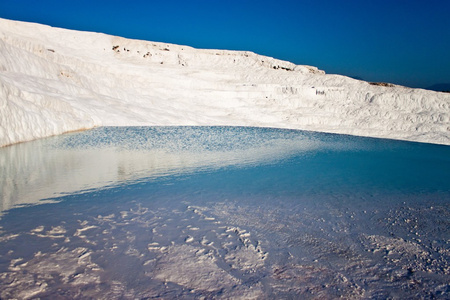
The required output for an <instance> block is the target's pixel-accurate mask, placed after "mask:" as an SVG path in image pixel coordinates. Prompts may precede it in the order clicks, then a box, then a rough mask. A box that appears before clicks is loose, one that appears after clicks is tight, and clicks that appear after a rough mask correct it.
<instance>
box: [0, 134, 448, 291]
mask: <svg viewBox="0 0 450 300" xmlns="http://www.w3.org/2000/svg"><path fill="white" fill-rule="evenodd" d="M449 151H450V149H449V147H448V146H443V145H434V144H425V143H413V142H405V141H395V140H384V139H372V138H362V137H354V136H347V135H335V134H326V133H314V132H307V131H298V130H287V129H273V128H252V127H173V126H171V127H101V128H96V129H93V130H88V131H84V132H77V133H70V134H66V135H60V136H56V137H50V138H46V139H40V140H36V141H33V142H29V143H21V144H17V145H12V146H9V147H4V148H1V149H0V167H1V169H2V170H4V172H2V173H1V174H0V189H1V190H2V197H3V198H2V215H1V218H0V257H1V259H0V298H2V299H3V298H5V299H15V298H18V299H32V298H53V299H55V298H63V299H73V298H86V297H88V298H95V299H145V298H151V297H153V298H188V299H199V298H214V299H222V298H224V299H230V298H233V299H280V298H302V299H317V298H320V299H334V298H339V297H343V298H347V299H369V298H377V299H378V298H379V299H385V298H399V299H412V298H435V299H448V298H449V296H450V285H449V282H448V278H449V275H450V265H449V262H450V259H449V258H450V245H449V242H450V240H449V236H450V232H449V230H450V229H449V228H450V226H449V225H450V224H449V220H450V218H449V217H450V205H449V204H450V182H449V178H450V176H449V175H450V174H449V170H450V160H449V159H450V152H449Z"/></svg>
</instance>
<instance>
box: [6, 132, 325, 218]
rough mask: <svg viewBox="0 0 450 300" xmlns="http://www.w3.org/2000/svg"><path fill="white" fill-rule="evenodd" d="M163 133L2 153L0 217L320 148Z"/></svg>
mask: <svg viewBox="0 0 450 300" xmlns="http://www.w3.org/2000/svg"><path fill="white" fill-rule="evenodd" d="M146 130H147V132H146ZM164 130H165V129H163V128H159V129H158V130H157V131H149V130H148V129H145V128H135V129H134V130H131V131H130V130H127V129H126V128H115V129H95V130H94V131H88V132H79V133H74V134H70V135H65V136H59V137H52V138H48V139H44V140H37V141H33V142H28V143H22V144H17V145H13V146H10V147H6V148H2V149H0V168H1V170H2V172H1V173H0V188H1V197H2V199H1V200H2V201H1V203H0V211H5V210H7V209H10V208H12V207H14V206H16V205H25V204H38V203H46V202H49V201H53V200H51V199H50V198H54V197H58V196H61V195H64V194H72V193H78V192H81V191H84V190H90V189H99V188H104V187H107V186H115V185H118V184H122V183H125V182H130V181H138V180H142V179H148V180H151V179H154V178H157V177H160V176H167V175H171V174H182V173H186V172H192V171H196V170H202V169H215V168H221V167H226V166H231V165H249V164H256V163H262V162H264V163H267V162H271V161H274V160H278V159H283V158H286V157H288V156H290V155H292V154H294V153H299V152H302V151H307V150H311V149H314V148H316V147H318V143H319V142H318V141H317V140H316V141H314V140H312V139H310V138H305V137H302V136H301V135H298V134H297V138H292V136H283V135H280V136H277V135H273V134H272V133H270V131H269V132H268V133H270V134H266V135H265V134H261V132H260V133H258V134H257V135H255V134H254V132H251V131H245V130H239V129H238V128H234V129H232V128H231V129H226V130H223V128H222V129H221V130H219V129H213V128H210V129H209V130H210V132H208V134H206V133H207V131H206V129H195V128H189V127H187V128H184V129H182V128H181V129H180V128H178V129H166V130H167V131H166V132H165V131H164ZM139 131H144V134H143V133H142V132H139Z"/></svg>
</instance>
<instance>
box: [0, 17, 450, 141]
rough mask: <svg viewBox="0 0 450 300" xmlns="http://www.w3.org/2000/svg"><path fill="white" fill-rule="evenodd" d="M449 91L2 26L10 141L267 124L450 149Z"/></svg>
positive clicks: (231, 55)
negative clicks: (128, 129) (91, 131)
mask: <svg viewBox="0 0 450 300" xmlns="http://www.w3.org/2000/svg"><path fill="white" fill-rule="evenodd" d="M449 107H450V94H447V93H439V92H433V91H427V90H422V89H411V88H406V87H402V86H394V85H386V86H382V85H372V84H369V83H367V82H364V81H359V80H355V79H351V78H348V77H345V76H339V75H328V74H325V73H324V72H323V71H320V70H318V69H317V68H315V67H311V66H300V65H295V64H293V63H290V62H286V61H281V60H277V59H274V58H271V57H266V56H261V55H257V54H255V53H252V52H246V51H226V50H203V49H194V48H191V47H188V46H179V45H173V44H165V43H156V42H147V41H139V40H130V39H125V38H120V37H115V36H109V35H105V34H100V33H90V32H79V31H72V30H66V29H59V28H52V27H49V26H45V25H40V24H33V23H25V22H17V21H10V20H5V19H0V146H6V145H10V144H14V143H18V142H24V141H29V140H33V139H37V138H41V137H46V136H51V135H56V134H61V133H64V132H69V131H75V130H83V129H88V128H92V127H95V126H133V125H149V126H156V125H163V126H165V125H229V126H237V125H242V126H263V127H279V128H292V129H303V130H313V131H322V132H331V133H342V134H351V135H360V136H370V137H379V138H392V139H401V140H409V141H419V142H427V143H438V144H446V145H450V122H449V120H450V108H449Z"/></svg>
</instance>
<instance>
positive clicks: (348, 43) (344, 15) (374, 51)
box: [0, 0, 450, 88]
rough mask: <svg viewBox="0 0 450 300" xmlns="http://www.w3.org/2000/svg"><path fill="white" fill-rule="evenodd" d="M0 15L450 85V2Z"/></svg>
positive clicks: (167, 5)
mask: <svg viewBox="0 0 450 300" xmlns="http://www.w3.org/2000/svg"><path fill="white" fill-rule="evenodd" d="M0 17H1V18H6V19H13V20H21V21H29V22H37V23H42V24H48V25H51V26H56V27H63V28H68V29H76V30H85V31H96V32H103V33H107V34H113V35H119V36H123V37H128V38H136V39H143V40H150V41H158V42H167V43H175V44H183V45H189V46H192V47H196V48H216V49H229V50H249V51H253V52H256V53H258V54H263V55H268V56H272V57H275V58H279V59H284V60H289V61H292V62H294V63H296V64H308V65H313V66H317V67H319V68H320V69H322V70H325V71H326V72H327V73H334V74H342V75H348V76H357V77H361V78H363V79H364V80H367V81H383V82H392V83H397V84H402V85H406V86H410V87H422V88H426V87H429V86H431V85H433V84H438V83H450V0H424V1H418V0H383V1H380V0H378V1H374V0H335V1H332V0H304V1H302V0H297V1H288V0H286V1H284V0H279V1H267V0H259V1H254V0H240V1H239V0H229V1H227V0H221V1H219V0H190V1H188V0H185V1H173V0H159V1H149V0H147V1H132V0H128V1H126V0H121V1H118V0H109V1H96V0H72V1H65V0H39V1H36V0H0Z"/></svg>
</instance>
